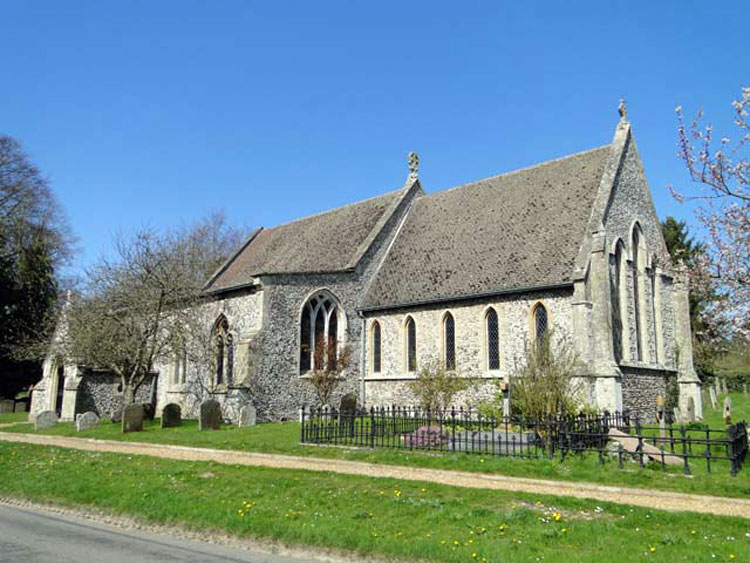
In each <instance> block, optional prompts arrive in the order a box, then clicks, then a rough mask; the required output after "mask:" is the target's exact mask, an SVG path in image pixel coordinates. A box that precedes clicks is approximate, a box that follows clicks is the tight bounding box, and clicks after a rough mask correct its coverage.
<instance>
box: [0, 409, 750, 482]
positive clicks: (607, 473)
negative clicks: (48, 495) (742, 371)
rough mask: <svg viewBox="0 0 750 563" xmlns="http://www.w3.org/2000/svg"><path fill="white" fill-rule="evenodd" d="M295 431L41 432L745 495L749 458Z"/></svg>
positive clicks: (22, 427) (292, 426)
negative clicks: (316, 435)
mask: <svg viewBox="0 0 750 563" xmlns="http://www.w3.org/2000/svg"><path fill="white" fill-rule="evenodd" d="M722 426H723V424H722ZM3 430H5V431H14V432H33V427H32V426H31V425H29V424H19V425H16V426H14V427H12V428H5V429H3ZM299 431H300V426H299V424H298V423H292V422H287V423H267V424H260V425H258V426H255V427H251V428H237V427H234V426H225V427H223V428H222V430H220V431H213V432H198V429H197V424H196V422H195V421H185V422H184V424H183V425H182V426H180V427H177V428H168V429H163V430H162V429H161V428H159V425H158V421H157V422H154V423H147V424H146V426H145V430H144V431H143V432H138V433H131V434H122V432H121V431H120V425H119V424H112V423H110V422H107V421H104V422H102V424H101V426H100V427H99V428H96V429H93V430H89V431H85V432H80V433H78V432H76V431H75V427H74V425H73V424H72V423H62V424H58V425H57V426H56V427H54V428H51V429H48V430H45V431H43V433H44V434H53V435H62V436H77V437H82V438H99V439H107V440H120V441H127V442H131V441H135V442H149V443H164V444H176V445H184V446H194V447H207V448H217V449H232V450H241V451H254V452H265V453H280V454H291V455H301V456H315V457H323V458H336V459H346V460H356V461H367V462H370V463H383V464H391V465H406V466H413V467H428V468H436V469H454V470H462V471H474V472H483V473H499V474H504V475H511V476H518V477H532V478H543V479H557V480H565V481H588V482H593V483H603V484H609V485H618V486H629V487H646V488H654V489H662V490H671V491H678V492H686V493H696V494H715V495H721V496H730V497H750V462H748V466H747V467H745V469H744V470H743V471H741V472H740V474H739V475H738V476H737V477H730V475H729V463H728V462H716V463H714V464H712V470H713V473H712V474H710V475H708V474H706V469H705V463H703V462H701V461H697V462H693V463H691V470H692V471H693V476H692V477H684V476H683V475H682V468H680V467H677V468H669V469H668V470H667V471H663V470H662V469H661V468H660V467H659V466H655V465H650V466H647V467H646V468H645V469H641V468H640V467H638V465H637V464H636V463H628V464H626V465H625V468H624V469H619V468H618V465H617V461H616V459H615V458H607V461H606V463H605V464H604V465H603V466H602V465H600V464H599V460H598V456H597V455H595V454H589V455H586V456H583V457H580V456H574V457H568V458H566V459H565V461H560V458H559V457H557V458H556V459H554V460H549V459H515V458H503V457H493V456H480V455H476V454H452V453H442V454H438V453H434V452H433V453H428V452H420V451H408V450H388V449H381V450H377V449H376V450H367V449H361V450H355V449H344V448H335V447H316V446H303V445H300V444H299Z"/></svg>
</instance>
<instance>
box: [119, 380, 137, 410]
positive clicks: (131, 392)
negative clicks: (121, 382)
mask: <svg viewBox="0 0 750 563" xmlns="http://www.w3.org/2000/svg"><path fill="white" fill-rule="evenodd" d="M122 398H123V403H124V405H123V406H125V407H127V406H128V405H132V404H133V403H135V388H134V387H133V386H132V385H131V384H129V383H126V384H125V387H124V388H123V391H122Z"/></svg>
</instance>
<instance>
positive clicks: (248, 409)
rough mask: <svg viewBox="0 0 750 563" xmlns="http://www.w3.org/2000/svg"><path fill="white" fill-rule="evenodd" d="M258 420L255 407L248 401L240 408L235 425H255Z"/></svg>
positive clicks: (243, 426)
mask: <svg viewBox="0 0 750 563" xmlns="http://www.w3.org/2000/svg"><path fill="white" fill-rule="evenodd" d="M257 422H258V411H256V410H255V407H254V406H253V405H252V404H250V403H248V404H247V405H245V406H244V407H242V408H241V409H240V418H239V419H238V421H237V426H240V427H242V428H245V427H247V426H255V425H256V423H257Z"/></svg>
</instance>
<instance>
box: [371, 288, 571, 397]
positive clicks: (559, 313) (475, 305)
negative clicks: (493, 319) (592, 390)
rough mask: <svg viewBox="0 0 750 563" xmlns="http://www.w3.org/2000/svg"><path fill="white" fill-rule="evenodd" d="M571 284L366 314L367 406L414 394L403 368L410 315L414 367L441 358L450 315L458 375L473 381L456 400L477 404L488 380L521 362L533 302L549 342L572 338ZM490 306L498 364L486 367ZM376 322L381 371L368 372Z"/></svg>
mask: <svg viewBox="0 0 750 563" xmlns="http://www.w3.org/2000/svg"><path fill="white" fill-rule="evenodd" d="M572 296H573V290H572V288H571V289H570V290H558V291H546V292H529V293H523V294H519V295H513V296H502V297H496V298H492V299H483V300H475V301H471V302H464V303H454V304H441V305H439V306H438V305H436V306H429V307H427V306H425V307H419V308H413V309H408V310H407V309H402V310H399V311H396V312H390V311H389V312H385V313H382V314H378V313H371V314H368V316H367V335H366V338H367V356H366V359H367V368H366V369H367V375H366V393H365V405H366V406H389V405H392V404H396V405H404V404H414V403H415V401H416V398H415V397H414V395H413V394H412V393H411V391H410V390H409V389H408V386H407V382H408V381H410V380H413V379H414V378H415V376H416V374H413V373H407V371H406V354H405V342H406V340H405V329H404V327H405V323H406V318H407V316H411V317H412V318H413V319H414V322H415V324H416V333H417V373H418V371H419V369H420V366H422V365H424V364H425V362H428V361H430V359H434V360H438V359H441V360H440V361H442V355H443V353H442V346H443V317H444V316H445V314H446V313H447V312H450V313H451V314H452V315H453V319H454V321H455V335H456V338H455V341H456V368H457V370H458V372H459V373H460V375H462V376H464V377H469V378H472V381H473V382H474V383H475V385H472V388H471V389H470V390H468V391H466V392H463V393H461V394H460V395H459V396H458V397H457V398H456V405H457V406H458V405H473V406H476V404H477V402H478V401H482V400H488V399H490V398H492V396H493V395H494V393H495V392H496V389H495V385H494V384H493V383H492V382H493V381H495V382H496V381H498V380H503V379H505V380H507V378H508V377H509V376H510V375H511V374H512V373H513V372H514V371H515V369H516V368H517V367H520V366H522V365H523V363H524V361H525V360H524V358H525V351H526V347H527V346H529V345H530V344H531V342H532V333H531V330H532V327H533V326H534V325H533V319H532V318H531V311H532V309H533V308H534V306H535V305H536V304H537V303H542V304H543V305H544V306H545V307H546V309H547V314H548V319H549V326H550V328H551V329H552V330H553V337H554V342H555V343H556V344H559V343H560V342H561V341H563V340H568V341H570V343H571V345H574V342H573V339H572V322H571V321H572V311H571V305H572ZM489 307H493V308H494V309H495V311H496V312H497V315H498V330H499V339H500V369H499V370H492V371H490V370H489V369H488V365H487V359H486V356H487V353H486V343H485V342H486V340H485V314H486V312H487V310H488V309H489ZM374 321H378V322H379V323H380V330H381V373H380V374H377V373H373V372H372V353H373V352H372V326H373V322H374Z"/></svg>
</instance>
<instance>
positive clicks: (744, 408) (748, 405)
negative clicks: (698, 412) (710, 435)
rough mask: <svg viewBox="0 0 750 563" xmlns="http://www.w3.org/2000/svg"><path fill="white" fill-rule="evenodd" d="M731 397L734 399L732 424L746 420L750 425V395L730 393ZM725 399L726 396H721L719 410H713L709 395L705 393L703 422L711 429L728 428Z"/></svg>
mask: <svg viewBox="0 0 750 563" xmlns="http://www.w3.org/2000/svg"><path fill="white" fill-rule="evenodd" d="M729 396H730V397H731V398H732V422H740V421H742V420H744V421H746V422H748V423H750V395H745V394H743V393H730V394H729ZM724 397H726V395H719V397H718V401H717V402H718V408H717V409H715V410H714V409H712V408H711V400H710V399H709V398H708V393H707V392H706V393H703V422H705V423H706V424H708V425H709V427H711V428H726V426H727V425H726V424H724Z"/></svg>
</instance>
